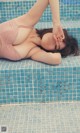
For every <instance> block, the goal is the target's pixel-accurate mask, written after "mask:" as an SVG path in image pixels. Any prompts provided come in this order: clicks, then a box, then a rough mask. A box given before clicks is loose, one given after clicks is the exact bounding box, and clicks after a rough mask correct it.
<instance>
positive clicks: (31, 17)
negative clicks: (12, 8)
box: [17, 0, 49, 26]
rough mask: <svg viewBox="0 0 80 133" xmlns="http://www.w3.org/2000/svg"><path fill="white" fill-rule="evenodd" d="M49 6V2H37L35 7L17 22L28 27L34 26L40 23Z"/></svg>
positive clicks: (44, 0)
mask: <svg viewBox="0 0 80 133" xmlns="http://www.w3.org/2000/svg"><path fill="white" fill-rule="evenodd" d="M48 4H49V2H48V0H37V2H36V3H35V4H34V5H33V7H32V8H31V9H30V10H29V11H28V12H27V13H26V14H24V15H22V16H20V17H18V19H17V20H18V21H21V23H24V24H25V25H27V26H34V25H35V24H36V23H37V22H38V21H39V19H40V17H41V16H42V14H43V12H44V10H45V9H46V7H47V6H48Z"/></svg>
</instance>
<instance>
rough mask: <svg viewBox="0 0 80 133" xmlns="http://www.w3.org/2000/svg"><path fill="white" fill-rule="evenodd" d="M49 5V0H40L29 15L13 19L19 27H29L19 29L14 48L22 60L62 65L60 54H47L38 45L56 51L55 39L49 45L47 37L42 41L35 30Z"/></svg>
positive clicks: (50, 35)
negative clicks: (27, 59)
mask: <svg viewBox="0 0 80 133" xmlns="http://www.w3.org/2000/svg"><path fill="white" fill-rule="evenodd" d="M53 1H54V0H53ZM48 4H49V1H48V0H45V1H44V2H43V0H38V1H37V2H36V3H35V4H34V6H33V7H32V8H31V9H30V10H29V12H28V13H27V14H24V15H22V16H20V17H18V18H15V19H13V20H14V21H15V22H16V23H17V25H24V26H28V28H23V27H20V28H19V32H18V35H17V38H16V40H15V41H14V43H13V47H14V48H15V50H16V51H17V52H18V53H19V55H20V56H21V57H22V59H23V58H31V59H33V60H36V61H40V62H44V63H47V64H60V63H61V55H60V53H51V52H46V51H44V50H42V49H41V48H40V47H38V45H41V46H42V47H43V48H45V49H49V50H50V49H54V48H55V47H54V48H53V47H52V45H53V46H54V45H55V39H54V38H53V39H52V40H51V43H49V44H48V43H47V42H48V40H47V35H46V36H44V37H43V38H42V40H41V39H40V37H39V36H38V35H37V33H36V30H35V28H33V27H34V25H35V24H36V23H37V22H38V21H39V19H40V17H41V16H42V14H43V12H44V10H45V9H46V7H47V6H48ZM36 11H38V12H36ZM35 16H36V17H35ZM54 19H55V18H54ZM52 35H53V33H52V34H48V36H49V38H50V39H51V37H52Z"/></svg>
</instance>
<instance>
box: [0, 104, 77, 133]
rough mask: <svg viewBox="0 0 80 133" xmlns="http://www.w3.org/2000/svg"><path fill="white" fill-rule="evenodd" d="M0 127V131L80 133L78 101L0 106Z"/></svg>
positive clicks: (12, 132) (4, 132)
mask: <svg viewBox="0 0 80 133" xmlns="http://www.w3.org/2000/svg"><path fill="white" fill-rule="evenodd" d="M3 127H6V129H5V128H3ZM0 128H1V130H2V132H1V131H0V133H80V102H63V103H62V102H54V103H42V104H41V103H33V104H31V103H28V104H27V103H26V104H25V105H24V104H22V105H7V106H0ZM2 128H3V129H4V130H5V131H3V129H2Z"/></svg>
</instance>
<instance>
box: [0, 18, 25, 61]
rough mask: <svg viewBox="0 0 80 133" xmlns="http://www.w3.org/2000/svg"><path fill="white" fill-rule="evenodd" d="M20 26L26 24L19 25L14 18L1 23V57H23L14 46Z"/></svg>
mask: <svg viewBox="0 0 80 133" xmlns="http://www.w3.org/2000/svg"><path fill="white" fill-rule="evenodd" d="M19 27H24V26H22V25H19V26H18V25H17V24H16V22H15V21H14V20H10V21H7V22H4V23H1V24H0V45H1V47H0V58H6V59H9V60H20V59H21V57H20V55H19V53H18V52H17V51H16V50H15V49H14V47H13V46H12V45H13V43H14V41H15V39H16V37H17V34H18V30H19ZM26 28H27V26H26Z"/></svg>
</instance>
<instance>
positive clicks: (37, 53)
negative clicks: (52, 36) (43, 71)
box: [30, 47, 61, 65]
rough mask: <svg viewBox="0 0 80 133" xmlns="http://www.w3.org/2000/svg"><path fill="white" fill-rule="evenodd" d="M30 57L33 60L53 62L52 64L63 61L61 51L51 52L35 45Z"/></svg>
mask: <svg viewBox="0 0 80 133" xmlns="http://www.w3.org/2000/svg"><path fill="white" fill-rule="evenodd" d="M30 57H31V59H33V60H36V61H39V62H43V63H46V64H51V65H58V64H60V63H61V55H60V53H51V52H46V51H44V50H42V49H40V48H39V47H35V48H34V49H33V50H32V51H31V53H30Z"/></svg>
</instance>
